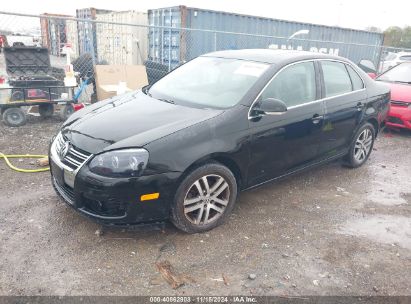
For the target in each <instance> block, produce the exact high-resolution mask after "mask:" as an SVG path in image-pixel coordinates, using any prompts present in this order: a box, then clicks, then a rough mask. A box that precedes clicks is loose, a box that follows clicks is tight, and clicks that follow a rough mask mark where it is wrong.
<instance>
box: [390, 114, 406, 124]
mask: <svg viewBox="0 0 411 304" xmlns="http://www.w3.org/2000/svg"><path fill="white" fill-rule="evenodd" d="M388 122H390V123H394V124H397V125H403V124H404V122H403V121H402V120H401V119H400V118H398V117H394V116H388Z"/></svg>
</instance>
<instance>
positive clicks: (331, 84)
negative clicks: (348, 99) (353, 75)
mask: <svg viewBox="0 0 411 304" xmlns="http://www.w3.org/2000/svg"><path fill="white" fill-rule="evenodd" d="M321 66H322V69H323V75H324V86H325V97H332V96H336V95H340V94H344V93H348V92H351V91H352V85H351V80H350V76H349V75H348V72H347V69H346V68H345V64H343V63H340V62H335V61H322V62H321Z"/></svg>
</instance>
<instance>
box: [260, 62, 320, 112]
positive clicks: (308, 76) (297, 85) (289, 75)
mask: <svg viewBox="0 0 411 304" xmlns="http://www.w3.org/2000/svg"><path fill="white" fill-rule="evenodd" d="M267 98H275V99H279V100H281V101H283V102H284V103H285V104H286V106H287V107H292V106H297V105H300V104H304V103H307V102H311V101H314V100H316V84H315V68H314V62H302V63H297V64H293V65H290V66H288V67H286V68H285V69H284V70H282V71H281V72H280V73H279V74H277V76H275V78H274V79H273V80H272V81H271V83H270V84H269V85H268V86H267V87H266V88H265V89H264V91H263V92H262V94H261V100H264V99H267Z"/></svg>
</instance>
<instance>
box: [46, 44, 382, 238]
mask: <svg viewBox="0 0 411 304" xmlns="http://www.w3.org/2000/svg"><path fill="white" fill-rule="evenodd" d="M389 100H390V92H389V88H387V86H386V85H384V84H382V83H378V82H375V81H373V80H372V79H370V78H369V77H368V76H367V75H366V74H365V73H364V72H362V71H361V70H360V69H359V68H358V67H357V66H356V65H354V64H353V63H352V62H350V61H348V60H346V59H343V58H341V57H335V56H329V55H324V54H317V53H308V52H297V51H275V50H234V51H221V52H215V53H211V54H206V55H203V56H200V57H198V58H196V59H194V60H192V61H190V62H188V63H186V64H184V65H182V66H181V67H179V68H177V69H175V70H174V71H172V72H171V73H169V74H168V75H166V76H165V77H164V78H162V79H160V80H159V81H158V82H156V83H155V84H153V85H152V86H148V87H145V88H143V89H142V90H139V91H135V92H131V93H128V94H125V95H122V96H118V97H113V98H111V99H108V100H105V101H102V102H99V103H96V104H93V105H91V106H89V107H87V108H85V109H83V110H80V111H78V112H76V113H75V114H73V115H72V116H71V117H70V118H69V119H68V120H67V121H66V122H65V123H64V124H63V126H62V128H61V131H60V132H59V133H58V135H57V136H56V137H55V138H54V139H53V141H52V144H51V146H50V163H51V174H52V183H53V185H54V188H55V189H56V191H57V193H58V194H59V195H60V196H61V197H62V198H63V199H64V200H65V202H66V203H67V204H68V205H70V206H71V207H73V208H75V209H76V210H78V211H79V212H80V213H82V214H84V215H87V216H89V217H91V218H93V219H95V220H98V221H99V222H101V223H103V224H110V225H133V224H140V223H154V222H159V221H164V220H167V219H171V221H172V222H173V223H174V224H175V225H176V226H177V227H178V228H180V229H181V230H183V231H186V232H189V233H195V232H202V231H206V230H209V229H212V228H214V227H216V226H218V225H220V224H221V223H222V222H223V221H224V220H225V219H226V218H227V216H228V215H229V214H230V211H231V210H232V208H233V206H234V204H235V201H236V198H237V194H238V193H239V191H242V190H247V189H250V188H254V187H257V186H259V185H262V184H264V183H266V182H269V181H273V180H276V179H279V178H281V177H285V176H288V175H290V174H293V173H296V172H299V171H301V170H304V169H307V168H310V167H313V166H316V165H319V164H323V163H326V162H329V161H332V160H335V159H339V158H344V160H345V162H346V164H347V165H348V166H350V167H359V166H361V165H362V164H364V163H365V162H366V160H367V158H368V157H369V155H370V153H371V151H372V147H373V143H374V140H375V138H376V136H377V133H378V131H379V129H380V127H381V124H382V123H383V121H384V119H385V117H386V115H387V111H388V109H389Z"/></svg>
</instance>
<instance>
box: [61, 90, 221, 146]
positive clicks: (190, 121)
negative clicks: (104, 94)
mask: <svg viewBox="0 0 411 304" xmlns="http://www.w3.org/2000/svg"><path fill="white" fill-rule="evenodd" d="M222 112H223V110H215V109H199V108H192V107H185V106H181V105H175V104H170V103H167V102H164V101H159V100H157V99H154V98H151V97H149V96H147V95H146V94H144V93H143V92H142V91H137V92H132V93H128V94H125V95H122V96H117V97H113V98H111V99H108V100H105V101H101V102H98V103H95V104H93V105H91V106H89V107H86V108H85V109H82V110H80V111H78V112H76V113H74V114H73V115H72V116H71V117H70V118H69V119H68V120H67V121H66V122H65V123H64V125H63V127H62V133H63V135H64V136H65V137H66V138H67V139H68V140H70V142H71V143H72V144H73V145H74V146H76V147H78V148H80V149H82V150H84V151H87V152H89V153H93V154H96V153H100V152H103V151H107V150H114V149H121V148H129V147H143V146H144V145H146V144H148V143H150V142H152V141H154V140H157V139H160V138H162V137H164V136H167V135H170V134H172V133H174V132H177V131H179V130H181V129H184V128H187V127H190V126H192V125H195V124H197V123H200V122H202V121H205V120H207V119H210V118H213V117H215V116H217V115H219V114H221V113H222Z"/></svg>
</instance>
